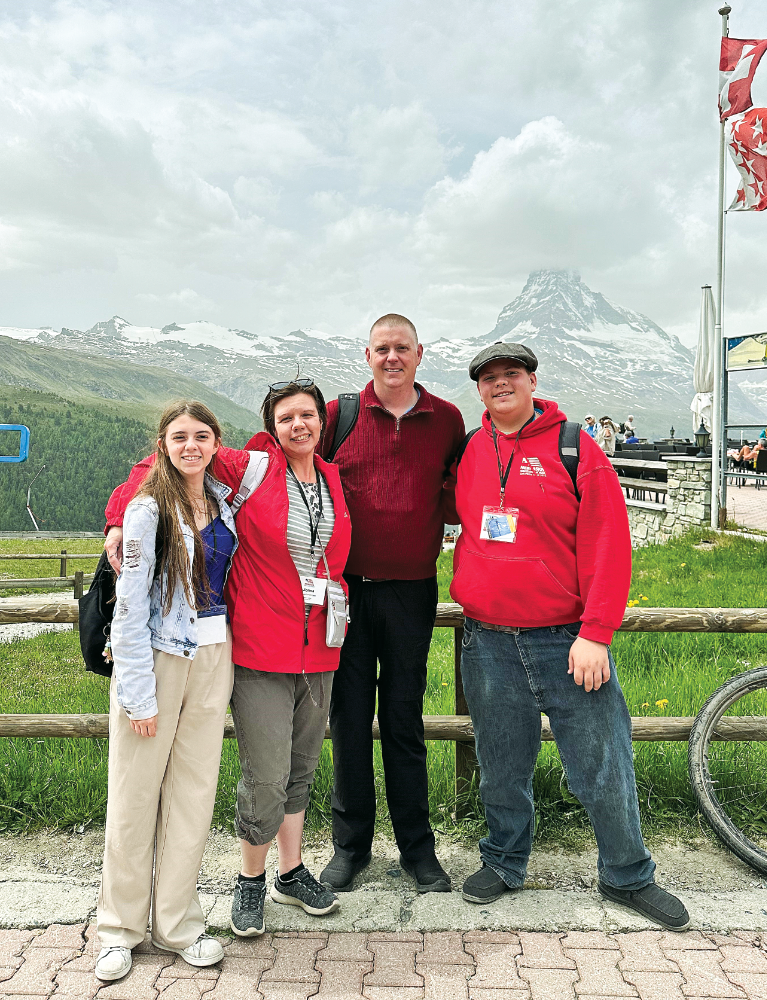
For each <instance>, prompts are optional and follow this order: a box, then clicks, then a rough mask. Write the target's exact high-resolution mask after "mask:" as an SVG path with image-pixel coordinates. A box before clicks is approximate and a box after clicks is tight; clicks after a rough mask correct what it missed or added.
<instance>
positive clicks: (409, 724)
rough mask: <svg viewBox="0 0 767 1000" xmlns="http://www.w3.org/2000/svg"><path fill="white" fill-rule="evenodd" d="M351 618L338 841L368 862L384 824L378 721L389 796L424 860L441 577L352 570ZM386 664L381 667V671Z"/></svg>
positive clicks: (334, 729)
mask: <svg viewBox="0 0 767 1000" xmlns="http://www.w3.org/2000/svg"><path fill="white" fill-rule="evenodd" d="M346 580H347V583H348V584H349V613H350V617H351V621H350V624H349V630H348V632H347V634H346V639H345V641H344V644H343V648H342V649H341V662H340V664H339V667H338V672H337V673H336V676H335V678H334V679H333V694H332V698H331V702H330V733H331V736H332V738H333V767H334V772H335V777H334V783H333V797H332V806H333V843H334V845H335V849H336V851H337V852H338V853H339V854H341V855H342V856H344V857H347V858H351V859H352V860H358V859H360V858H362V857H364V855H365V854H367V852H368V851H369V850H370V845H371V844H372V842H373V831H374V826H375V814H376V796H375V781H374V774H373V735H372V724H373V716H374V714H375V705H376V690H377V692H378V723H379V726H380V729H381V751H382V755H383V764H384V777H385V779H386V801H387V804H388V806H389V815H390V816H391V821H392V826H393V827H394V836H395V838H396V841H397V846H398V847H399V849H400V853H401V854H402V855H403V856H404V857H405V858H406V859H407V860H408V861H420V860H423V859H425V858H428V857H431V855H432V854H433V853H434V834H433V832H432V829H431V825H430V823H429V789H428V782H427V777H426V744H425V743H424V738H423V696H424V692H425V691H426V661H427V659H428V656H429V644H430V643H431V634H432V630H433V628H434V616H435V614H436V610H437V578H436V577H429V578H428V579H427V580H386V581H382V582H380V583H363V581H362V577H359V576H347V577H346ZM378 664H380V672H379V670H378Z"/></svg>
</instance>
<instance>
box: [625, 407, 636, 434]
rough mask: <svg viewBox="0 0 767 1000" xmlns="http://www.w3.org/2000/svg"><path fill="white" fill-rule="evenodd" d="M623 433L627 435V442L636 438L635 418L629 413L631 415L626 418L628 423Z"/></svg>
mask: <svg viewBox="0 0 767 1000" xmlns="http://www.w3.org/2000/svg"><path fill="white" fill-rule="evenodd" d="M623 432H624V434H625V435H626V440H628V439H629V438H630V437H631V436H632V435H634V436H636V427H635V426H634V417H633V415H632V414H631V413H629V415H628V416H627V417H626V423H625V424H624V425H623Z"/></svg>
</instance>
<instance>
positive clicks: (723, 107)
mask: <svg viewBox="0 0 767 1000" xmlns="http://www.w3.org/2000/svg"><path fill="white" fill-rule="evenodd" d="M765 51H767V38H723V39H722V52H721V55H720V57H719V120H720V121H724V120H725V118H729V117H731V115H739V114H742V112H744V111H748V109H749V108H750V107H751V105H752V103H753V102H752V100H751V81H752V80H753V79H754V73H755V72H756V67H757V66H758V65H759V60H760V59H761V58H762V56H763V55H764V53H765Z"/></svg>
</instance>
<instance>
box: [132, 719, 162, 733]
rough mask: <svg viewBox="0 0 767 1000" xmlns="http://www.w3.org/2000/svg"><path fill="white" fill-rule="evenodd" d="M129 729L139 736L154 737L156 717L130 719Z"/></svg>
mask: <svg viewBox="0 0 767 1000" xmlns="http://www.w3.org/2000/svg"><path fill="white" fill-rule="evenodd" d="M130 727H131V729H132V730H133V732H134V733H137V734H138V735H139V736H156V735H157V716H156V715H153V716H152V718H151V719H131V720H130Z"/></svg>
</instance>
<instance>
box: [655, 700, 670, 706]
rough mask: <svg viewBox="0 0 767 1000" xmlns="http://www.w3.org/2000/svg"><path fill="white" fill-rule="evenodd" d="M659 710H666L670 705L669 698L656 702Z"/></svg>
mask: <svg viewBox="0 0 767 1000" xmlns="http://www.w3.org/2000/svg"><path fill="white" fill-rule="evenodd" d="M655 704H656V706H657V707H658V708H665V707H666V705H668V698H661V700H660V701H656V702H655Z"/></svg>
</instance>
